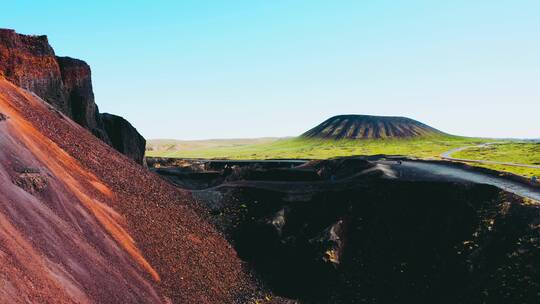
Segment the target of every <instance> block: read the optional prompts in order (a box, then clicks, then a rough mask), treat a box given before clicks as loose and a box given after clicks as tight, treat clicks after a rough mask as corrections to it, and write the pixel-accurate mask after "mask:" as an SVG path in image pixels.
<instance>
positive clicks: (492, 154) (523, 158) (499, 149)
mask: <svg viewBox="0 0 540 304" xmlns="http://www.w3.org/2000/svg"><path fill="white" fill-rule="evenodd" d="M452 157H455V158H463V159H474V160H488V161H497V162H506V163H514V164H525V165H535V166H540V143H530V142H527V143H523V142H507V143H501V144H494V145H488V146H484V147H474V148H469V149H466V150H463V151H460V152H456V153H454V154H452ZM475 165H476V166H481V167H486V168H490V169H495V170H499V171H506V172H512V173H515V174H518V175H522V176H526V177H531V176H540V169H533V168H526V167H515V166H505V165H485V164H475Z"/></svg>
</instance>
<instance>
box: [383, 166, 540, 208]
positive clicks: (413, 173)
mask: <svg viewBox="0 0 540 304" xmlns="http://www.w3.org/2000/svg"><path fill="white" fill-rule="evenodd" d="M378 163H381V164H384V165H387V166H389V167H390V168H391V169H392V170H393V171H395V172H396V173H397V177H398V178H402V179H405V180H433V181H457V182H472V183H480V184H488V185H492V186H495V187H497V188H499V189H502V190H505V191H507V192H510V193H513V194H516V195H519V196H521V197H526V198H530V199H533V200H536V201H538V202H540V188H536V187H533V186H530V185H527V184H524V183H520V182H517V181H512V180H509V179H506V178H502V177H498V176H493V175H489V174H483V173H480V172H474V171H469V170H466V169H463V168H458V167H454V166H452V165H446V164H435V163H428V162H422V161H410V160H404V161H402V162H401V164H398V163H397V162H396V161H378Z"/></svg>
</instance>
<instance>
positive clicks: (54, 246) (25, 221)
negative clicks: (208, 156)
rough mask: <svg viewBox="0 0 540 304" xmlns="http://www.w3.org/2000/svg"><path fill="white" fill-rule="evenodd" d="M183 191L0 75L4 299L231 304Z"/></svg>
mask: <svg viewBox="0 0 540 304" xmlns="http://www.w3.org/2000/svg"><path fill="white" fill-rule="evenodd" d="M193 206H195V205H194V203H193V202H192V199H191V197H190V195H189V194H188V193H186V192H184V191H182V190H180V189H177V188H176V187H174V186H172V185H170V184H169V183H167V182H165V181H163V180H162V179H160V178H158V177H156V176H155V175H154V174H152V173H150V172H149V171H148V170H146V169H145V168H144V167H142V166H140V165H138V164H136V163H134V162H133V161H131V160H130V159H129V158H127V157H126V156H124V155H122V154H120V153H119V152H117V151H116V150H114V149H113V148H111V147H109V146H108V145H106V144H105V143H103V142H102V141H101V140H99V139H97V138H96V137H94V136H93V135H92V134H91V133H90V132H89V131H88V130H86V129H84V128H82V127H81V126H79V125H78V124H76V123H75V122H73V121H72V120H70V119H69V118H68V117H67V116H65V115H63V114H61V113H60V112H59V111H58V110H56V109H55V108H53V107H52V106H50V105H48V104H47V103H45V102H44V101H43V100H41V99H40V98H38V97H37V96H36V95H34V94H32V93H29V92H27V91H25V90H22V89H21V88H19V87H16V86H15V85H13V84H12V83H10V82H8V81H6V80H5V79H4V78H2V77H0V273H2V274H3V275H1V276H0V285H1V286H3V287H2V288H0V303H55V304H56V303H234V301H235V300H236V298H237V295H239V294H241V293H243V292H245V290H247V289H248V288H249V286H251V285H250V283H249V282H248V279H246V276H245V275H244V273H243V270H242V269H243V268H242V262H241V261H240V259H239V258H238V257H237V255H236V252H235V251H234V250H233V249H232V248H231V247H230V245H229V244H228V243H227V241H226V240H225V239H224V238H223V237H222V236H221V235H220V234H219V233H218V232H217V231H215V230H214V228H213V227H212V226H211V225H210V224H209V223H207V222H206V221H205V220H204V219H203V218H201V217H200V216H199V215H198V213H197V212H196V211H195V210H194V209H193V208H192V207H193Z"/></svg>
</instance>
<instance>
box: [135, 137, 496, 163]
mask: <svg viewBox="0 0 540 304" xmlns="http://www.w3.org/2000/svg"><path fill="white" fill-rule="evenodd" d="M488 141H489V140H486V139H475V138H464V137H455V136H426V137H421V138H411V139H379V140H325V139H308V138H301V137H297V138H290V139H281V140H277V141H273V142H270V143H261V144H248V145H238V146H234V147H214V148H210V149H183V150H177V151H147V153H146V154H147V156H159V157H178V158H221V159H326V158H331V157H337V156H351V155H375V154H392V155H406V156H412V157H421V158H438V157H439V155H440V154H441V153H443V152H446V151H448V150H451V149H454V148H458V147H463V146H467V145H476V144H480V143H484V142H488Z"/></svg>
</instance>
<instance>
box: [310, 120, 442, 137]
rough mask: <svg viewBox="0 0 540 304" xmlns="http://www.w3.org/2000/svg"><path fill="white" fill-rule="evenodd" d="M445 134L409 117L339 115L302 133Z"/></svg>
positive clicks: (389, 135)
mask: <svg viewBox="0 0 540 304" xmlns="http://www.w3.org/2000/svg"><path fill="white" fill-rule="evenodd" d="M430 135H444V133H443V132H441V131H439V130H437V129H435V128H432V127H430V126H428V125H426V124H423V123H421V122H419V121H416V120H414V119H410V118H407V117H390V116H370V115H338V116H334V117H331V118H329V119H327V120H326V121H324V122H323V123H321V124H320V125H318V126H316V127H315V128H313V129H311V130H309V131H307V132H306V133H304V134H302V137H308V138H327V139H382V138H410V137H419V136H430Z"/></svg>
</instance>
